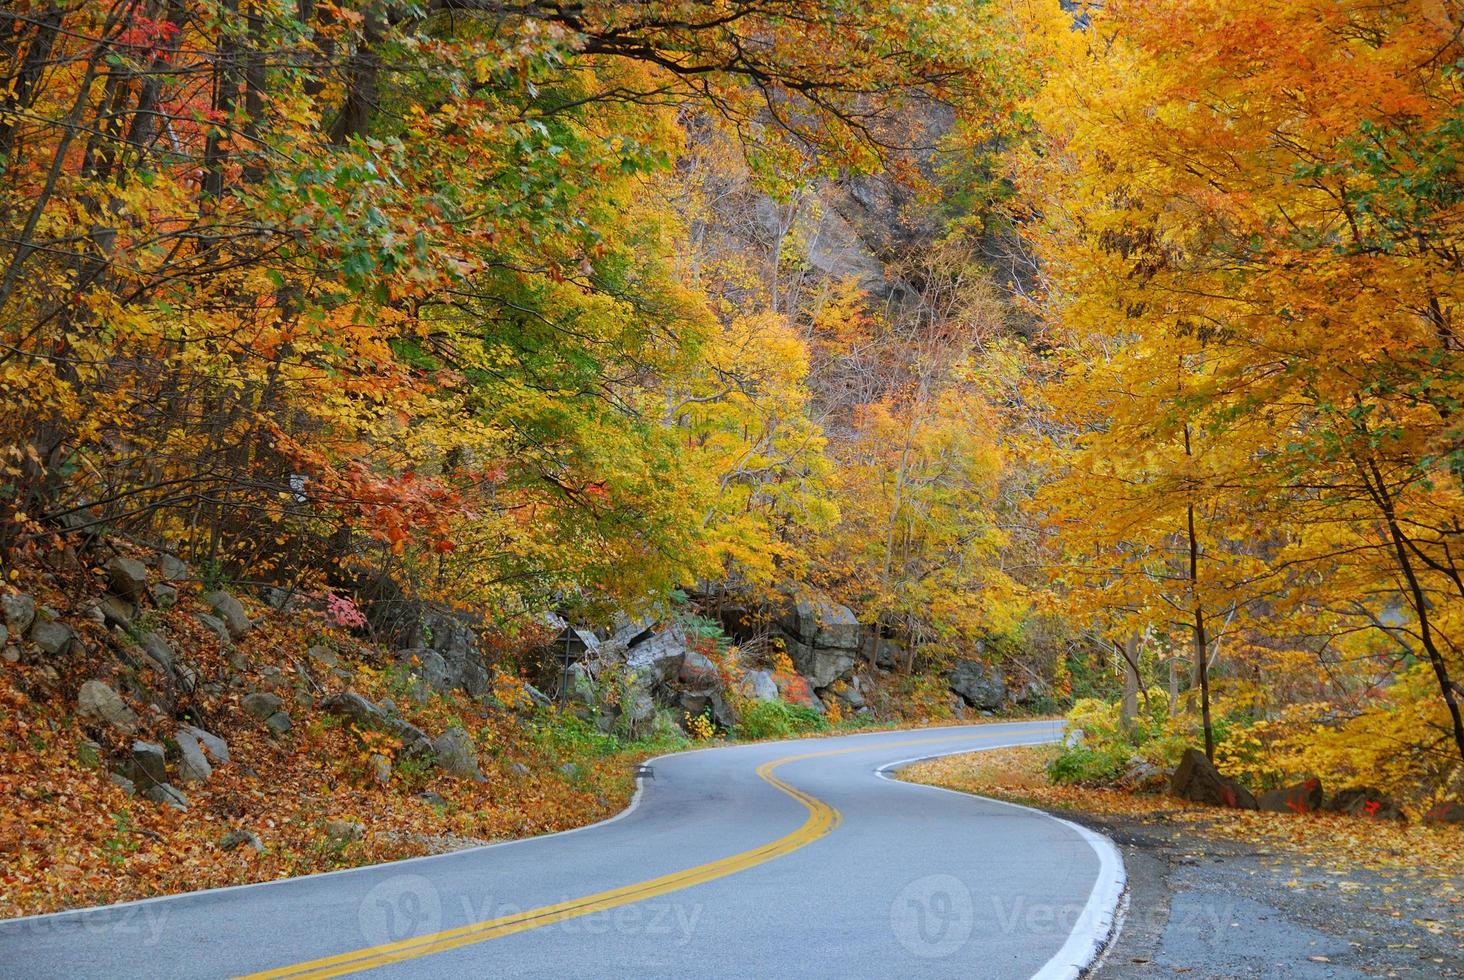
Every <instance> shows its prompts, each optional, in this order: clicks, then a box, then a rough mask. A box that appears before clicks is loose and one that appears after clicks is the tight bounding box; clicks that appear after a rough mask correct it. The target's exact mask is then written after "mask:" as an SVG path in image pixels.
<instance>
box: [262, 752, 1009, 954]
mask: <svg viewBox="0 0 1464 980" xmlns="http://www.w3.org/2000/svg"><path fill="white" fill-rule="evenodd" d="M976 737H978V738H979V737H984V733H983V735H982V736H976ZM950 738H951V736H949V735H946V736H942V737H940V738H917V739H909V740H906V741H902V742H883V743H881V744H879V745H869V746H863V745H860V746H855V747H852V748H846V749H829V750H826V751H823V752H805V753H803V754H801V755H790V756H784V757H783V758H781V759H774V760H772V761H771V762H765V763H763V764H762V765H760V766H758V767H757V769H756V770H755V771H756V772H757V775H758V776H759V777H760V778H762V779H763V780H764V781H766V782H768V783H771V784H772V785H773V786H775V787H777V788H778V789H780V790H782V791H783V792H784V793H787V794H788V795H789V796H791V797H793V798H794V799H795V800H797V801H798V802H799V803H802V804H803V805H804V806H805V807H806V808H807V809H808V819H806V820H805V821H804V822H803V824H802V826H800V827H799V828H798V829H797V830H794V831H792V832H791V833H788V834H785V835H783V836H782V837H779V838H778V839H777V840H774V841H770V842H769V843H767V844H763V845H761V846H759V847H754V848H752V849H751V850H746V851H740V852H738V853H736V854H731V855H728V856H727V857H724V858H719V859H717V860H716V861H709V862H707V863H706V864H699V865H697V866H695V867H692V868H685V869H683V870H681V871H673V872H671V873H670V874H665V875H661V876H660V877H658V878H651V879H648V880H646V881H639V882H636V883H634V884H630V885H624V886H622V887H620V888H612V889H610V890H608V891H603V892H596V893H595V894H593V895H585V896H583V897H581V898H573V899H570V900H569V901H565V902H559V903H557V904H554V905H543V906H540V907H539V908H536V909H529V910H528V911H526V912H516V913H514V914H513V915H505V916H502V917H500V918H497V919H487V920H485V921H483V922H473V923H470V924H468V925H465V926H458V927H457V928H456V929H447V930H444V931H442V932H433V933H428V934H426V935H422V936H412V937H409V938H407V939H402V940H399V941H397V942H394V943H385V944H383V945H380V946H369V947H367V948H365V949H357V950H352V951H350V952H346V953H338V954H336V955H335V956H326V957H323V958H321V959H318V960H308V961H306V962H304V963H296V964H293V965H291V966H282V967H278V968H276V969H273V970H265V971H264V972H262V973H250V974H245V975H244V976H243V977H240V978H239V980H278V978H284V977H289V978H306V977H308V978H310V980H317V978H323V977H338V976H342V975H344V974H347V973H357V972H359V971H361V970H371V969H375V968H376V967H379V966H386V965H387V964H389V963H399V962H401V961H402V960H410V959H415V958H417V957H419V956H428V955H430V954H432V953H441V952H443V951H445V950H449V949H456V948H457V947H459V946H469V945H472V944H473V943H481V942H486V941H487V940H489V939H497V938H499V937H500V936H510V935H512V934H514V933H516V932H524V931H525V930H528V929H537V928H539V927H541V926H547V925H552V924H553V923H555V922H563V921H565V920H566V919H573V918H577V917H579V916H582V915H589V914H590V913H592V912H601V911H604V910H605V909H612V908H615V907H616V906H619V905H628V904H630V903H631V902H639V901H642V900H644V899H647V898H653V897H655V896H657V895H665V894H666V893H668V892H674V891H680V890H681V889H683V888H690V887H692V886H693V885H700V884H702V883H703V882H707V881H712V880H715V879H717V878H724V877H726V876H727V875H731V874H736V873H737V872H739V871H744V870H746V869H747V868H751V867H754V866H756V865H759V864H762V863H764V862H766V861H771V860H773V859H774V858H778V857H782V856H783V855H784V854H788V853H791V852H792V851H796V850H798V849H799V848H801V847H804V846H806V845H808V844H811V843H812V842H814V841H816V840H818V839H819V838H820V837H823V836H825V835H826V834H828V833H829V832H830V831H832V830H833V829H834V828H835V827H837V826H838V825H839V820H840V816H839V811H838V810H836V809H834V808H833V807H831V806H829V805H828V804H827V803H825V802H823V801H822V800H820V799H818V798H817V797H815V796H812V795H810V794H808V793H805V792H803V791H802V790H801V789H798V788H797V787H795V786H790V785H788V784H787V783H785V782H783V780H781V779H779V778H778V777H777V776H774V775H773V770H774V769H777V768H778V767H779V766H784V765H787V764H788V763H790V762H800V761H802V760H804V759H816V758H821V757H824V756H830V755H845V754H847V753H850V752H867V751H870V750H872V749H887V748H894V747H895V746H899V745H922V744H927V743H930V742H945V741H949V740H950Z"/></svg>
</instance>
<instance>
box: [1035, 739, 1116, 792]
mask: <svg viewBox="0 0 1464 980" xmlns="http://www.w3.org/2000/svg"><path fill="white" fill-rule="evenodd" d="M1128 760H1129V751H1128V749H1127V748H1125V747H1122V746H1112V745H1110V746H1105V747H1104V748H1101V749H1090V748H1085V747H1084V746H1081V745H1078V746H1073V747H1071V748H1064V749H1063V750H1062V751H1061V752H1060V753H1058V756H1057V758H1055V759H1053V760H1052V761H1051V762H1049V763H1048V764H1047V778H1049V779H1051V780H1052V781H1053V782H1054V783H1061V784H1065V785H1074V784H1075V785H1081V786H1101V785H1104V784H1106V783H1111V782H1113V781H1114V780H1115V779H1117V778H1118V777H1119V775H1121V774H1122V773H1123V770H1124V766H1125V765H1126V764H1127V763H1128Z"/></svg>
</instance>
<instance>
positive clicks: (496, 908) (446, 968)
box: [0, 722, 1123, 980]
mask: <svg viewBox="0 0 1464 980" xmlns="http://www.w3.org/2000/svg"><path fill="white" fill-rule="evenodd" d="M1059 732H1060V729H1059V726H1058V724H1057V723H1054V722H1019V723H1006V724H991V725H981V726H960V727H951V728H936V729H922V730H916V731H898V732H878V733H872V734H865V735H847V736H840V737H835V738H824V739H810V740H803V741H795V742H774V743H759V744H753V745H743V746H734V747H730V748H719V749H707V750H702V751H696V752H686V753H681V754H677V755H672V756H665V757H662V758H660V759H657V760H654V761H653V762H652V763H651V764H650V767H651V770H652V775H651V776H650V777H649V778H643V779H642V780H641V790H640V792H639V793H638V795H637V798H636V801H635V803H634V804H633V805H632V806H631V808H630V809H628V810H627V811H626V812H624V813H622V814H621V815H620V816H618V817H616V818H614V819H612V820H609V821H606V822H604V823H600V824H596V825H594V826H591V827H585V828H582V829H580V830H576V831H569V832H566V833H562V834H555V835H552V836H547V837H539V838H532V839H529V840H523V841H514V842H510V843H505V844H499V845H494V846H491V847H484V848H476V849H473V850H468V851H458V852H455V853H452V854H444V855H438V856H435V857H428V858H418V859H414V860H411V861H401V862H397V863H394V864H387V865H378V866H374V867H369V868H357V869H352V870H349V871H339V872H332V873H329V874H322V875H312V876H309V877H304V878H295V879H291V880H287V881H276V882H268V883H264V884H258V885H244V886H239V887H235V888H222V889H216V890H212V891H204V892H195V893H191V894H185V895H177V896H170V897H166V898H159V899H149V900H145V901H141V902H131V903H126V904H122V905H114V906H108V907H105V908H100V909H88V910H78V911H74V912H64V913H58V914H55V915H47V916H36V917H33V918H28V919H15V920H10V921H6V922H0V976H3V977H6V978H10V977H66V978H75V977H128V976H137V977H144V976H145V977H150V978H162V977H233V976H258V977H311V978H315V977H327V976H342V975H347V974H353V973H362V972H369V973H370V975H371V976H373V977H378V976H379V977H392V978H396V977H456V976H468V977H534V976H539V977H555V978H559V977H567V976H573V977H622V976H626V977H637V978H649V977H686V976H698V977H709V978H715V977H728V978H739V980H740V978H746V977H752V976H756V977H764V976H767V977H983V978H1006V977H1011V978H1028V977H1041V978H1043V980H1048V978H1056V977H1071V976H1076V975H1077V973H1078V970H1079V969H1080V968H1081V967H1084V966H1086V965H1088V964H1089V963H1090V962H1091V961H1092V959H1093V957H1094V956H1095V954H1096V952H1097V950H1098V948H1099V946H1100V945H1101V942H1102V940H1103V939H1104V938H1105V937H1106V935H1107V933H1108V932H1109V931H1110V929H1111V926H1112V922H1113V916H1114V913H1115V908H1116V906H1117V903H1118V900H1119V895H1120V893H1121V891H1122V886H1123V869H1122V863H1121V860H1120V859H1119V857H1118V855H1117V852H1116V851H1115V850H1114V849H1113V847H1112V845H1111V844H1109V843H1108V842H1107V840H1106V839H1104V838H1101V837H1098V836H1097V835H1094V834H1092V833H1091V832H1089V831H1086V830H1083V829H1082V828H1079V827H1076V826H1074V825H1072V824H1069V823H1066V822H1063V821H1060V820H1057V819H1055V818H1052V817H1049V816H1047V815H1045V814H1042V813H1040V812H1038V811H1035V810H1028V809H1025V808H1022V807H1015V806H1011V805H1008V804H1002V803H996V802H993V801H989V800H983V799H980V798H977V797H971V796H966V795H963V794H959V793H952V792H948V791H945V790H938V789H934V788H931V787H925V786H917V785H911V784H907V783H900V782H896V781H894V780H891V779H889V778H887V776H886V773H885V772H884V770H886V769H888V768H893V767H896V766H898V765H899V764H900V763H904V762H909V761H913V760H916V759H921V758H929V757H932V756H936V755H944V754H949V753H953V752H960V751H973V750H978V749H983V748H994V747H998V746H1005V745H1019V744H1029V743H1036V742H1045V741H1051V740H1053V739H1055V738H1056V737H1058V735H1059Z"/></svg>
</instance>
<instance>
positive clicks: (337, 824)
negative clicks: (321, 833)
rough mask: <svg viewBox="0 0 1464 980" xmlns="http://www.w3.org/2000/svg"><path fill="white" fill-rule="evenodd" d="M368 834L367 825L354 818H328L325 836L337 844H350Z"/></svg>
mask: <svg viewBox="0 0 1464 980" xmlns="http://www.w3.org/2000/svg"><path fill="white" fill-rule="evenodd" d="M365 836H366V827H365V826H364V825H363V824H359V823H357V822H356V821H354V820H327V821H326V822H325V838H326V840H328V841H331V842H332V843H335V844H349V843H350V842H351V841H357V840H360V839H361V838H362V837H365Z"/></svg>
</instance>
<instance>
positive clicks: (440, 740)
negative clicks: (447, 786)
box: [432, 725, 484, 783]
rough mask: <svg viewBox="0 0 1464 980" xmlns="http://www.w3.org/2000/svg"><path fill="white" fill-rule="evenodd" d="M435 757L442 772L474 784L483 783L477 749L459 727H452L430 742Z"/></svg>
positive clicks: (469, 737) (469, 736) (471, 738)
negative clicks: (468, 780) (471, 781)
mask: <svg viewBox="0 0 1464 980" xmlns="http://www.w3.org/2000/svg"><path fill="white" fill-rule="evenodd" d="M432 750H433V752H435V753H436V755H437V764H438V765H439V766H441V767H442V769H443V771H444V772H447V773H449V774H450V775H453V776H458V777H460V778H462V779H471V780H473V781H474V782H479V783H481V782H482V781H483V778H484V777H483V770H482V769H480V768H478V747H477V745H475V744H474V743H473V736H471V735H469V734H468V733H467V731H466V730H465V729H464V728H463V727H462V726H461V725H453V726H452V727H451V728H449V729H448V730H447V731H445V732H443V733H442V734H441V735H439V736H437V738H436V739H434V740H433V742H432Z"/></svg>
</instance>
